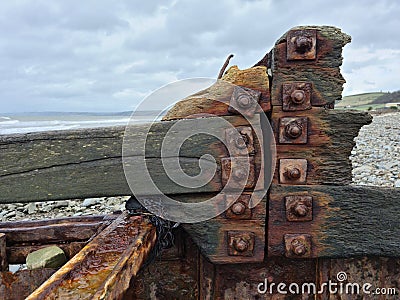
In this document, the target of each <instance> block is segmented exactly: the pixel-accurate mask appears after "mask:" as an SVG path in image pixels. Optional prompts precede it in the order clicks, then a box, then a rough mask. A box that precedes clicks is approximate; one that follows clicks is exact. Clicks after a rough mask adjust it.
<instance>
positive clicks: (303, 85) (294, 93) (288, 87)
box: [282, 82, 312, 111]
mask: <svg viewBox="0 0 400 300" xmlns="http://www.w3.org/2000/svg"><path fill="white" fill-rule="evenodd" d="M311 93H312V84H311V82H285V83H283V84H282V110H283V111H298V110H307V109H311V108H312V105H311Z"/></svg>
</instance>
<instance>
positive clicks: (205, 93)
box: [163, 66, 271, 120]
mask: <svg viewBox="0 0 400 300" xmlns="http://www.w3.org/2000/svg"><path fill="white" fill-rule="evenodd" d="M236 85H237V86H240V87H245V88H249V89H252V90H254V91H258V92H260V93H261V95H260V99H259V100H258V103H259V105H260V108H261V109H259V110H257V111H258V112H262V111H265V112H266V111H270V110H271V101H270V92H269V80H268V75H267V69H266V68H265V67H263V66H260V67H255V68H249V69H245V70H239V68H238V67H237V66H232V67H231V68H229V70H228V71H226V73H225V74H224V76H223V77H222V79H221V80H218V81H217V82H216V83H215V84H213V85H212V86H210V87H209V88H207V89H205V90H202V91H200V92H197V93H195V94H193V95H190V96H188V97H186V98H185V99H182V100H181V101H179V102H178V103H176V104H175V105H174V106H173V107H172V108H171V109H170V110H169V111H168V112H167V114H166V115H165V116H164V117H163V120H176V119H185V118H200V117H202V116H210V115H214V116H227V115H232V114H237V112H232V111H231V110H230V109H229V106H230V101H231V98H232V94H233V91H234V88H235V86H236Z"/></svg>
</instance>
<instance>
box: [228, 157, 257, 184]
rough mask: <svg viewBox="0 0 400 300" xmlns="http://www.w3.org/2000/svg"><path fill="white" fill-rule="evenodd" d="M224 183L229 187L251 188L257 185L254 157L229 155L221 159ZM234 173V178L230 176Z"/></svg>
mask: <svg viewBox="0 0 400 300" xmlns="http://www.w3.org/2000/svg"><path fill="white" fill-rule="evenodd" d="M221 165H222V166H221V167H222V184H223V185H224V186H226V185H227V184H228V181H229V185H228V186H226V188H228V189H243V188H245V189H250V188H253V187H254V185H255V168H254V158H253V157H228V158H222V159H221ZM230 174H232V178H230Z"/></svg>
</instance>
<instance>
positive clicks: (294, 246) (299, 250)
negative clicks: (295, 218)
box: [291, 239, 307, 256]
mask: <svg viewBox="0 0 400 300" xmlns="http://www.w3.org/2000/svg"><path fill="white" fill-rule="evenodd" d="M291 251H292V252H293V254H295V255H297V256H302V255H304V254H306V252H307V248H306V245H305V244H304V243H303V242H302V241H300V240H299V239H293V241H292V242H291Z"/></svg>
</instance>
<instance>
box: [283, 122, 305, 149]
mask: <svg viewBox="0 0 400 300" xmlns="http://www.w3.org/2000/svg"><path fill="white" fill-rule="evenodd" d="M307 136H308V118H307V117H293V118H292V117H284V118H280V119H279V143H281V144H307V139H308V137H307Z"/></svg>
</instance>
